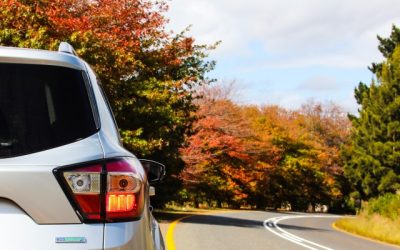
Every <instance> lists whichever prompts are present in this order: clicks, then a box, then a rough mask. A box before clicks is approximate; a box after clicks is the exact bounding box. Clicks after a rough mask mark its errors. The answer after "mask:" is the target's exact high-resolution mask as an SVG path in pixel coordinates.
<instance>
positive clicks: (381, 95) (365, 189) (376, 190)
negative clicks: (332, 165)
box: [342, 26, 400, 199]
mask: <svg viewBox="0 0 400 250" xmlns="http://www.w3.org/2000/svg"><path fill="white" fill-rule="evenodd" d="M399 35H400V30H399V29H398V28H396V27H395V26H393V31H392V34H391V36H390V38H388V39H382V38H380V39H379V40H380V42H381V44H380V46H379V49H380V51H381V52H382V54H383V55H384V57H386V58H387V59H386V60H385V61H384V62H382V63H380V64H373V65H375V67H374V66H373V68H372V71H374V72H375V74H376V76H377V81H372V83H371V85H370V86H367V85H365V84H363V83H360V84H359V86H358V88H356V89H355V97H356V100H357V102H358V104H359V105H360V108H359V116H350V119H351V121H352V125H353V130H352V135H351V142H350V144H349V145H348V146H346V147H344V148H343V150H342V155H343V159H344V162H345V168H344V170H345V175H346V177H348V178H349V179H350V181H351V182H352V183H354V187H355V189H356V190H357V191H358V192H359V193H360V194H361V197H362V198H364V199H367V198H371V197H376V196H378V195H381V194H384V193H387V192H396V191H397V190H399V189H400V164H399V163H400V46H399V42H400V40H399V37H400V36H399ZM377 65H379V66H377Z"/></svg>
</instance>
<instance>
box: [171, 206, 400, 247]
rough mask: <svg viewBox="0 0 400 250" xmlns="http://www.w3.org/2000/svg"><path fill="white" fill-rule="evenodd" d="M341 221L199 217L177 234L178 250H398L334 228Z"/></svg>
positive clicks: (264, 215)
mask: <svg viewBox="0 0 400 250" xmlns="http://www.w3.org/2000/svg"><path fill="white" fill-rule="evenodd" d="M336 219H337V217H332V216H326V215H320V216H315V215H310V214H301V213H276V212H261V211H239V212H236V211H235V212H223V213H217V214H210V215H204V214H203V215H196V216H193V217H188V218H185V219H183V220H182V221H180V223H178V224H177V225H176V227H175V230H174V232H173V235H174V237H173V238H174V242H175V244H174V245H175V247H176V249H178V250H204V249H207V250H212V249H215V250H224V249H229V250H232V249H244V250H252V249H288V250H291V249H318V250H319V249H324V250H330V249H361V250H369V249H371V250H372V249H379V250H385V249H397V250H399V249H400V248H396V247H393V246H389V245H385V244H380V243H376V242H373V241H369V240H364V239H361V238H358V237H354V236H351V235H348V234H346V233H342V232H338V231H336V230H335V229H333V228H332V223H333V222H334V221H335V220H336Z"/></svg>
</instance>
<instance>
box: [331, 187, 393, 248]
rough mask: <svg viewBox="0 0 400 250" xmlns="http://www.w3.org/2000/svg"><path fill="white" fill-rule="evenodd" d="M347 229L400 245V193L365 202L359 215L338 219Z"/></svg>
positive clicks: (341, 225) (342, 227) (340, 226)
mask: <svg viewBox="0 0 400 250" xmlns="http://www.w3.org/2000/svg"><path fill="white" fill-rule="evenodd" d="M335 225H336V226H337V227H338V228H340V229H343V230H345V231H348V232H351V233H355V234H358V235H361V236H365V237H369V238H373V239H376V240H380V241H384V242H388V243H392V244H397V245H399V246H400V195H394V194H386V195H384V196H381V197H379V198H376V199H371V200H370V201H369V202H368V203H367V202H366V203H364V204H363V206H362V209H361V210H360V212H359V214H358V216H356V217H354V218H344V219H340V220H338V221H337V222H336V223H335Z"/></svg>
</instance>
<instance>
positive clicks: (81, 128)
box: [0, 63, 96, 158]
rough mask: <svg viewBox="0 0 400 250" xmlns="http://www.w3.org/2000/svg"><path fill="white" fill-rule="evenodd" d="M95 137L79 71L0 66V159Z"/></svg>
mask: <svg viewBox="0 0 400 250" xmlns="http://www.w3.org/2000/svg"><path fill="white" fill-rule="evenodd" d="M95 132H96V125H95V122H94V118H93V114H92V110H91V106H90V101H89V97H88V94H87V90H86V86H85V82H84V80H83V75H82V72H81V71H79V70H74V69H70V68H65V67H59V66H48V65H27V64H6V63H0V158H7V157H14V156H19V155H26V154H30V153H35V152H39V151H43V150H47V149H51V148H55V147H59V146H62V145H65V144H68V143H71V142H74V141H77V140H80V139H83V138H86V137H88V136H90V135H92V134H94V133H95Z"/></svg>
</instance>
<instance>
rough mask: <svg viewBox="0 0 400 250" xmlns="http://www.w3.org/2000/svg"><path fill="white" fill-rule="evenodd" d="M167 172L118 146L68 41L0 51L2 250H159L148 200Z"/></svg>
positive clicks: (92, 78) (97, 88)
mask: <svg viewBox="0 0 400 250" xmlns="http://www.w3.org/2000/svg"><path fill="white" fill-rule="evenodd" d="M164 174H165V168H164V166H163V165H162V164H158V163H156V162H153V161H148V160H147V161H146V160H138V159H137V158H136V157H135V156H134V155H133V154H131V153H130V152H128V151H127V150H125V149H124V148H123V146H122V144H121V140H120V137H119V133H118V128H117V126H116V123H115V121H114V117H113V114H112V112H111V109H110V107H109V105H108V102H107V100H106V97H105V96H104V94H103V92H102V90H101V85H100V84H99V82H98V80H97V78H96V75H95V74H94V72H93V71H92V69H91V68H90V67H89V65H88V64H87V63H85V62H84V61H83V60H81V59H80V58H78V57H77V56H76V53H75V51H74V50H73V48H72V47H71V46H70V45H69V44H68V43H61V44H60V47H59V51H45V50H33V49H20V48H9V47H0V249H5V250H10V249H11V250H12V249H15V250H28V249H38V250H45V249H64V250H68V249H73V250H78V249H119V250H124V249H164V244H163V240H162V236H161V233H160V230H159V225H158V223H157V221H156V220H155V219H154V218H153V216H152V214H151V206H150V203H149V190H152V188H150V186H149V183H151V182H156V181H158V180H160V179H161V178H162V177H163V175H164ZM150 193H151V192H150Z"/></svg>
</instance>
